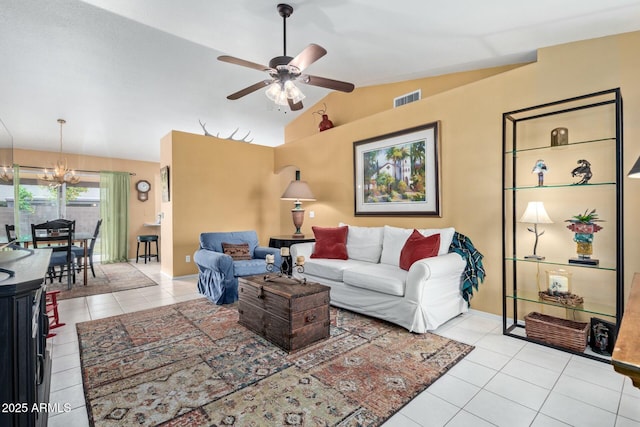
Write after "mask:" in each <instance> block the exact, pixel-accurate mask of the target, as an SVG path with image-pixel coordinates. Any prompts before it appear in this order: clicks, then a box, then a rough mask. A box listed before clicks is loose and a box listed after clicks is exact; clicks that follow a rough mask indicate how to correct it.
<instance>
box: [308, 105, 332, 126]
mask: <svg viewBox="0 0 640 427" xmlns="http://www.w3.org/2000/svg"><path fill="white" fill-rule="evenodd" d="M323 105H324V109H322V110H318V111H314V112H313V113H314V114H318V115H320V116H322V121H321V122H320V124H319V125H318V129H319V130H320V132H323V131H325V130H327V129H331V128H332V127H333V122H332V121H331V120H329V116H328V115H327V104H323Z"/></svg>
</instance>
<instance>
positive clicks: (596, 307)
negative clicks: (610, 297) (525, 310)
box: [507, 290, 616, 319]
mask: <svg viewBox="0 0 640 427" xmlns="http://www.w3.org/2000/svg"><path fill="white" fill-rule="evenodd" d="M516 293H517V295H507V298H509V299H513V300H517V301H527V302H533V303H536V304H542V305H548V306H552V307H560V308H565V309H567V310H575V311H579V312H582V313H589V314H594V315H596V316H604V317H612V318H614V319H615V317H616V309H615V307H613V306H610V305H606V304H598V303H594V302H592V301H588V300H585V301H584V303H582V304H580V305H579V306H577V307H570V306H567V305H563V304H559V303H555V302H552V301H545V300H543V299H541V298H540V297H539V296H538V294H537V293H536V292H531V291H520V290H516Z"/></svg>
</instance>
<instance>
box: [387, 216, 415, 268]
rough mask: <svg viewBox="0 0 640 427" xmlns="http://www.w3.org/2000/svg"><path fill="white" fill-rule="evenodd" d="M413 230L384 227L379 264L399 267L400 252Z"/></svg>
mask: <svg viewBox="0 0 640 427" xmlns="http://www.w3.org/2000/svg"><path fill="white" fill-rule="evenodd" d="M411 233H413V230H409V229H407V228H398V227H391V226H389V225H385V226H384V232H383V236H384V237H383V238H382V255H381V256H380V263H381V264H389V265H395V266H396V267H399V266H400V252H401V251H402V248H403V247H404V244H405V243H406V242H407V239H408V238H409V236H410V235H411Z"/></svg>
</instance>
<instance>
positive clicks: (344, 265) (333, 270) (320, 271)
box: [304, 258, 372, 282]
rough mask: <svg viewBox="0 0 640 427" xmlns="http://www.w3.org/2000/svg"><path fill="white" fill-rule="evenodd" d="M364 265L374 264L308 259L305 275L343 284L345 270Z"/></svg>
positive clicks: (305, 264)
mask: <svg viewBox="0 0 640 427" xmlns="http://www.w3.org/2000/svg"><path fill="white" fill-rule="evenodd" d="M363 265H365V266H366V265H372V264H371V263H370V262H364V261H355V260H352V259H350V260H342V259H323V258H315V259H308V260H306V261H305V263H304V274H309V275H311V276H316V277H322V278H324V279H329V280H335V281H336V282H342V276H343V273H344V271H345V270H347V269H349V268H353V267H359V266H363Z"/></svg>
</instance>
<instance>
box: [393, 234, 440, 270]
mask: <svg viewBox="0 0 640 427" xmlns="http://www.w3.org/2000/svg"><path fill="white" fill-rule="evenodd" d="M438 249H440V234H432V235H431V236H429V237H424V236H423V235H422V234H420V232H419V231H418V230H413V233H411V236H409V238H408V239H407V241H406V242H405V244H404V247H403V248H402V250H401V251H400V268H401V269H403V270H409V268H410V267H411V265H413V263H414V262H416V261H418V260H420V259H423V258H431V257H434V256H436V255H438Z"/></svg>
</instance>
